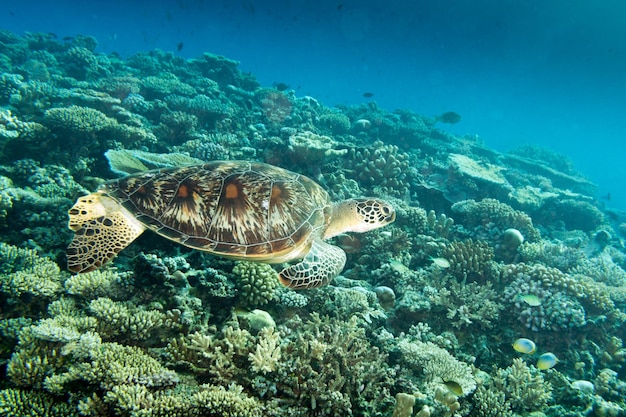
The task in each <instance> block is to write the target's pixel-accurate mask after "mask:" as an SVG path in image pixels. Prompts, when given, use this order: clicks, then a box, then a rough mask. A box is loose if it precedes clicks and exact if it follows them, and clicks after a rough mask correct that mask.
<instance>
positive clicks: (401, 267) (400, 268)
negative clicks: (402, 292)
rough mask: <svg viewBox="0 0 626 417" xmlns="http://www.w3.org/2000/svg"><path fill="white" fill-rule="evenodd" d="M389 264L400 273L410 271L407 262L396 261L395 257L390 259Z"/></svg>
mask: <svg viewBox="0 0 626 417" xmlns="http://www.w3.org/2000/svg"><path fill="white" fill-rule="evenodd" d="M389 265H390V266H391V269H393V270H394V271H396V272H398V273H400V274H405V273H407V272H409V271H410V269H409V268H408V267H407V266H406V265H405V264H403V263H402V262H399V261H396V260H395V259H392V260H390V261H389Z"/></svg>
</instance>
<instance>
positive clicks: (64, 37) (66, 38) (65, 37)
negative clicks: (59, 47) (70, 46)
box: [61, 36, 74, 42]
mask: <svg viewBox="0 0 626 417" xmlns="http://www.w3.org/2000/svg"><path fill="white" fill-rule="evenodd" d="M61 40H62V41H63V42H70V41H73V40H74V37H73V36H63V39H61Z"/></svg>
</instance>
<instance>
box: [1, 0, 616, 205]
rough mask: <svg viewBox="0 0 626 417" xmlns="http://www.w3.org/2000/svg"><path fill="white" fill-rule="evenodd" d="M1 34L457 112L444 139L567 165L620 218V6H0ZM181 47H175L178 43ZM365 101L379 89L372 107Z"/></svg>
mask: <svg viewBox="0 0 626 417" xmlns="http://www.w3.org/2000/svg"><path fill="white" fill-rule="evenodd" d="M0 4H1V5H2V7H1V8H0V27H2V28H4V29H8V30H12V31H15V32H17V33H24V32H25V31H30V32H52V33H55V34H56V35H57V36H59V38H63V37H65V36H75V35H77V34H83V35H92V36H94V37H96V38H97V39H98V42H99V44H98V49H97V50H98V51H101V52H118V53H119V54H121V55H122V56H124V57H127V56H129V55H131V54H133V53H136V52H138V51H146V50H152V49H154V48H159V49H162V50H164V51H174V52H175V53H176V54H177V55H180V56H181V57H185V58H193V57H196V56H199V55H201V54H202V53H203V52H211V53H214V54H219V55H223V56H225V57H228V58H231V59H235V60H238V61H240V62H241V64H240V67H241V69H242V70H244V71H249V72H251V73H253V74H254V75H255V76H256V77H257V78H258V80H259V81H260V82H261V84H262V85H272V83H275V82H280V83H285V84H287V85H289V86H290V88H293V89H295V90H296V94H297V95H299V96H300V95H310V96H313V97H316V98H317V99H319V100H320V101H322V102H323V103H324V104H325V105H327V106H333V105H336V104H358V103H362V102H365V101H370V100H374V101H375V102H376V103H377V104H378V106H379V107H381V108H383V109H386V110H389V111H391V110H394V109H397V108H406V109H410V110H413V111H415V112H417V113H419V114H425V115H438V114H440V113H442V112H445V111H454V112H456V113H459V114H460V115H461V116H462V122H461V123H458V124H457V125H454V126H452V127H451V128H450V129H449V130H450V131H451V132H452V133H454V134H456V135H464V134H469V135H477V136H479V137H480V138H481V139H482V140H484V142H485V144H487V145H488V146H490V147H493V148H495V149H497V150H501V151H508V150H511V149H513V148H515V147H518V146H520V145H526V144H532V145H539V146H543V147H546V148H549V149H551V150H553V151H556V152H558V153H561V154H563V155H565V156H567V157H568V158H570V159H571V160H572V162H573V163H574V167H575V168H576V169H577V170H578V171H579V172H580V173H582V174H583V175H584V176H586V177H588V178H589V179H591V180H592V181H593V182H595V183H596V184H598V185H599V195H601V196H607V195H608V194H609V193H610V195H611V199H610V201H608V200H604V201H605V203H606V204H607V206H610V207H614V208H617V209H620V210H624V209H626V182H625V181H626V180H625V178H626V164H624V162H623V161H624V158H623V155H624V154H625V153H626V140H625V139H624V132H626V117H624V115H625V114H626V98H625V97H626V42H624V39H625V38H626V26H625V25H624V21H626V5H625V4H624V3H623V2H622V1H619V0H603V1H600V2H589V1H584V0H572V1H527V2H519V1H514V0H504V1H501V0H479V1H475V0H459V1H444V2H441V1H436V0H432V1H423V0H420V1H389V2H380V1H356V0H353V1H350V0H346V1H343V0H333V1H329V0H321V1H315V2H313V1H288V0H276V1H251V0H241V1H201V0H197V1H191V0H179V1H143V0H139V1H128V2H126V1H117V0H113V1H108V2H107V3H106V6H105V5H104V4H103V3H100V2H97V1H84V2H76V1H70V0H57V1H54V2H48V1H30V0H26V1H20V2H15V1H6V0H3V1H2V2H0ZM180 45H182V49H180V50H178V49H179V46H180ZM364 93H373V94H374V96H373V97H372V98H371V99H368V98H364V97H363V94H364Z"/></svg>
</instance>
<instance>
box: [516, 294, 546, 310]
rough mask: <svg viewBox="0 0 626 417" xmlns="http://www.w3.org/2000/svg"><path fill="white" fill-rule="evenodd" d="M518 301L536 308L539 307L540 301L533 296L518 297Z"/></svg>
mask: <svg viewBox="0 0 626 417" xmlns="http://www.w3.org/2000/svg"><path fill="white" fill-rule="evenodd" d="M520 300H522V301H523V302H525V303H526V304H528V305H529V306H531V307H537V306H540V305H541V299H540V298H539V297H537V296H536V295H535V294H524V295H520Z"/></svg>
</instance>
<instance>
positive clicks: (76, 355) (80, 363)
mask: <svg viewBox="0 0 626 417" xmlns="http://www.w3.org/2000/svg"><path fill="white" fill-rule="evenodd" d="M79 341H80V343H77V344H76V345H75V346H74V347H73V348H72V349H71V350H70V351H68V352H66V355H71V357H72V358H73V362H71V364H70V365H69V366H68V367H67V371H66V372H59V373H56V374H54V375H50V376H48V377H47V378H46V380H45V387H46V389H47V390H48V391H50V392H52V393H62V392H64V391H65V389H66V384H70V383H72V382H76V381H83V382H86V383H89V384H95V385H97V386H99V387H100V388H101V389H104V390H111V389H112V388H113V387H115V386H118V385H125V384H139V385H144V386H146V387H151V388H158V387H168V386H172V385H175V384H177V383H178V381H179V378H178V375H177V374H176V373H175V372H174V371H171V370H168V369H166V368H165V367H163V366H162V365H161V364H160V363H159V362H158V361H157V360H156V359H154V358H152V357H150V356H149V355H147V354H146V353H145V352H144V351H143V350H142V349H140V348H137V347H133V346H124V345H120V344H117V343H108V342H103V343H99V341H98V339H97V338H96V339H94V338H89V339H86V338H82V337H81V338H80V339H79ZM86 343H87V344H88V345H87V346H85V344H86Z"/></svg>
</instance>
